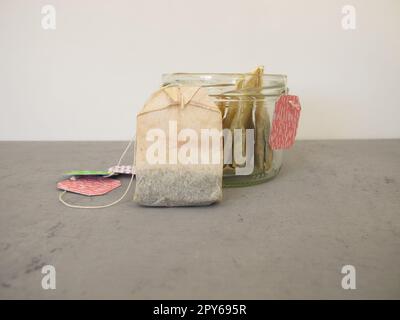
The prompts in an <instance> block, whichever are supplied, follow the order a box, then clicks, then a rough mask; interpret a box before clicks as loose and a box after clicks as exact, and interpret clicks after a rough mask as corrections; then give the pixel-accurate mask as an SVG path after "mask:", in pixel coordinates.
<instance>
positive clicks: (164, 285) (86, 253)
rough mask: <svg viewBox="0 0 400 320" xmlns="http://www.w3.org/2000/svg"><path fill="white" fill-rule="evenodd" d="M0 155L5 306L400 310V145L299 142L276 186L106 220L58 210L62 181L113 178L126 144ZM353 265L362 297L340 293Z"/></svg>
mask: <svg viewBox="0 0 400 320" xmlns="http://www.w3.org/2000/svg"><path fill="white" fill-rule="evenodd" d="M0 148H1V157H0V183H1V190H0V298H39V299H48V298H50V299H52V298H83V299H86V298H133V299H135V298H172V299H174V298H185V299H190V298H237V299H242V298H243V299H247V298H256V299H264V298H272V299H274V298H289V299H292V298H327V299H331V298H344V299H355V298H378V299H383V298H389V299H391V298H400V141H396V140H393V141H330V142H328V141H326V142H325V141H320V142H311V141H310V142H298V143H297V144H296V146H295V147H294V148H293V149H291V150H289V151H288V152H286V154H285V157H284V166H283V168H282V171H281V173H280V174H279V176H278V177H277V178H276V179H274V180H273V181H271V182H268V183H266V184H263V185H258V186H255V187H248V188H242V189H224V200H223V202H222V203H220V204H218V205H213V206H211V207H202V208H171V209H163V208H143V207H139V206H137V205H135V204H134V203H133V202H132V201H131V199H132V194H133V190H132V192H131V193H130V195H129V197H128V198H126V199H125V200H124V201H123V202H122V203H120V204H118V205H116V206H114V207H111V208H108V209H101V210H77V209H70V208H67V207H64V206H63V205H62V204H61V203H59V202H58V199H57V196H58V191H57V189H56V187H55V185H56V182H57V181H58V180H60V178H61V176H60V174H61V173H62V172H65V171H66V170H69V169H86V168H87V169H105V168H108V167H109V166H111V165H113V164H114V162H115V161H116V160H117V159H118V157H119V155H120V153H121V151H122V150H123V148H124V143H121V142H96V143H95V142H90V143H89V142H88V143H86V142H81V143H75V142H74V143H73V142H60V143H59V142H57V143H56V142H2V143H0ZM127 182H128V181H127V179H124V183H123V187H124V186H125V185H126V184H127ZM123 187H122V188H119V189H118V190H116V191H114V192H112V193H111V194H110V195H108V196H106V197H102V198H90V199H82V197H79V196H76V195H68V197H67V199H68V200H70V201H74V202H76V203H78V202H79V203H86V204H88V203H90V204H100V203H107V202H108V201H110V200H111V199H115V198H117V197H118V196H119V195H120V194H121V193H122V192H123ZM84 200H86V201H84ZM45 264H51V265H54V266H55V267H56V270H57V289H56V290H43V289H42V288H41V279H42V274H41V267H42V266H43V265H45ZM346 264H351V265H354V266H355V267H356V270H357V289H356V290H350V291H349V290H347V291H345V290H343V289H342V288H341V279H342V276H343V275H342V274H341V273H340V271H341V268H342V266H343V265H346Z"/></svg>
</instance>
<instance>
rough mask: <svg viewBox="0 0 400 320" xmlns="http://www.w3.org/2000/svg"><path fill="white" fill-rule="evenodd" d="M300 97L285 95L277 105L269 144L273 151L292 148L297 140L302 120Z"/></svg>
mask: <svg viewBox="0 0 400 320" xmlns="http://www.w3.org/2000/svg"><path fill="white" fill-rule="evenodd" d="M300 110H301V106H300V101H299V97H298V96H291V95H283V96H281V97H280V98H279V100H278V101H277V102H276V105H275V112H274V118H273V120H272V130H271V135H270V136H269V144H270V146H271V148H272V149H273V150H278V149H288V148H290V147H291V146H292V145H293V143H294V140H295V138H296V131H297V126H298V124H299V118H300Z"/></svg>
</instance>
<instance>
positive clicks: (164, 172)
mask: <svg viewBox="0 0 400 320" xmlns="http://www.w3.org/2000/svg"><path fill="white" fill-rule="evenodd" d="M135 157H136V189H135V195H134V200H135V201H136V202H138V203H139V204H141V205H145V206H166V207H171V206H200V205H209V204H211V203H213V202H216V201H219V200H221V198H222V169H223V150H222V116H221V112H220V111H219V109H218V107H217V106H216V105H215V104H214V102H213V101H212V99H211V98H210V97H209V96H208V93H207V90H206V89H204V88H200V87H184V86H182V87H181V86H172V87H164V88H162V89H161V90H159V91H157V92H156V93H154V94H153V95H152V96H151V97H150V99H149V100H148V102H147V103H146V104H145V106H144V107H143V109H142V110H141V111H140V112H139V114H138V115H137V128H136V155H135Z"/></svg>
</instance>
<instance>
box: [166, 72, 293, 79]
mask: <svg viewBox="0 0 400 320" xmlns="http://www.w3.org/2000/svg"><path fill="white" fill-rule="evenodd" d="M252 75H253V73H251V72H171V73H169V72H167V73H163V74H162V75H161V76H162V77H166V76H231V77H234V76H252ZM263 77H271V78H287V75H286V74H279V73H265V74H263Z"/></svg>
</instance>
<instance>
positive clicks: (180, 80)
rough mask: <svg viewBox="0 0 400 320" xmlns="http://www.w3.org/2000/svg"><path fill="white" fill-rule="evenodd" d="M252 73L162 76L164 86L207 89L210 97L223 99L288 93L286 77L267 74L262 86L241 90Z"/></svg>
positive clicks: (262, 97)
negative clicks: (241, 84)
mask: <svg viewBox="0 0 400 320" xmlns="http://www.w3.org/2000/svg"><path fill="white" fill-rule="evenodd" d="M252 76H253V74H251V73H170V74H164V75H162V82H163V86H166V85H186V86H201V87H206V88H207V89H208V92H209V94H210V96H213V97H218V98H222V99H243V98H249V97H251V98H252V99H257V100H259V99H265V98H266V97H278V96H280V95H282V94H284V93H286V92H287V77H286V76H285V75H277V74H265V75H263V76H262V77H261V79H262V81H261V84H260V85H259V86H258V85H257V86H255V87H251V88H239V87H238V85H237V84H238V83H239V81H246V80H248V79H251V77H252Z"/></svg>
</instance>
